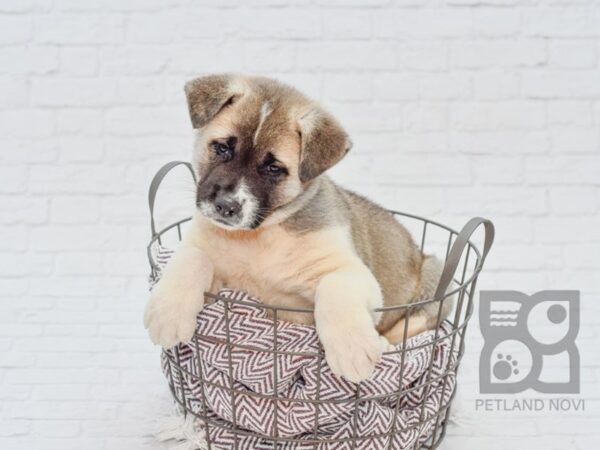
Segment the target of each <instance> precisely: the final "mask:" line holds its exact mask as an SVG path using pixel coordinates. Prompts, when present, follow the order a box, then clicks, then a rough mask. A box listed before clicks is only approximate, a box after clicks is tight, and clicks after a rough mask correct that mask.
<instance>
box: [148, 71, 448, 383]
mask: <svg viewBox="0 0 600 450" xmlns="http://www.w3.org/2000/svg"><path fill="white" fill-rule="evenodd" d="M185 92H186V95H187V100H188V106H189V112H190V116H191V121H192V125H193V127H194V128H195V129H196V143H195V151H194V163H193V165H194V170H195V171H196V172H197V175H198V179H199V182H198V185H197V195H196V205H197V211H196V213H195V215H194V216H193V218H192V221H191V228H190V229H189V230H188V233H187V234H186V235H185V236H184V239H183V241H182V242H181V246H180V248H179V249H178V250H177V252H176V253H175V255H174V256H173V258H172V259H171V261H170V262H169V264H168V265H167V267H166V269H165V271H164V274H163V276H162V279H161V281H160V282H159V283H158V285H157V286H156V287H155V288H154V290H153V292H152V295H151V299H150V302H149V304H148V306H147V308H146V312H145V318H144V322H145V326H146V328H148V330H149V334H150V337H151V339H152V341H153V342H154V343H156V344H160V345H162V346H163V347H166V348H168V347H171V346H173V345H175V344H177V343H179V342H185V341H188V340H190V339H191V337H192V336H193V333H194V329H195V326H196V314H197V313H198V312H199V311H200V310H201V309H202V306H203V300H204V297H203V293H204V291H210V292H213V293H214V292H216V291H218V289H219V288H221V287H224V286H228V287H232V288H236V289H240V290H245V291H247V292H249V293H250V294H252V295H255V296H257V297H258V298H260V299H261V300H262V301H263V302H264V303H266V304H272V305H281V306H289V307H303V308H314V317H313V316H312V315H310V316H309V315H308V314H301V313H294V312H285V311H280V312H279V313H278V318H279V319H283V320H288V321H293V322H301V323H315V325H316V329H317V332H318V335H319V338H320V340H321V342H322V344H323V347H324V349H325V355H326V360H327V363H328V364H329V366H330V368H331V370H332V371H333V372H334V373H335V374H337V375H340V376H343V377H345V378H346V379H348V380H350V381H353V382H359V381H361V380H364V379H366V378H368V377H369V375H370V374H371V372H372V371H373V368H374V366H375V364H376V363H377V362H378V360H379V359H380V357H381V354H382V352H383V351H385V350H387V349H388V347H389V345H390V343H392V344H395V343H397V342H399V341H401V340H402V338H403V335H404V330H405V323H404V320H405V319H406V318H405V317H403V314H404V313H403V312H397V311H396V312H388V313H385V314H381V313H375V312H374V311H373V310H374V309H376V308H380V307H382V306H384V305H385V306H390V305H403V304H409V303H411V302H416V301H419V300H422V299H425V298H430V297H431V296H432V295H433V293H434V291H435V288H436V285H437V282H438V280H439V277H440V274H441V268H442V266H441V263H440V262H439V261H438V260H437V259H435V258H433V257H430V256H426V255H424V254H423V253H421V251H420V250H419V249H418V247H417V246H416V245H415V243H414V242H413V240H412V238H411V236H410V235H409V233H408V231H407V230H406V229H405V228H404V227H402V225H400V224H399V223H398V222H397V221H396V220H395V219H394V217H393V216H392V215H391V214H390V213H389V212H387V211H386V210H384V209H383V208H381V207H379V206H377V205H375V204H374V203H372V202H370V201H369V200H367V199H365V198H363V197H360V196H359V195H356V194H354V193H352V192H350V191H347V190H345V189H343V188H341V187H339V186H337V185H336V184H335V183H334V182H333V181H331V179H329V178H328V177H327V176H326V175H324V172H325V171H326V170H327V169H329V168H330V167H331V166H333V165H334V164H335V163H337V162H338V161H339V160H340V159H342V158H343V157H344V155H346V153H348V151H349V150H350V146H351V144H350V140H349V138H348V135H347V134H346V132H345V131H344V130H343V129H342V127H341V126H340V124H339V123H338V122H337V121H336V120H335V119H334V118H333V117H332V116H331V115H330V114H329V113H327V112H326V111H324V110H323V109H322V108H321V107H320V106H319V105H318V104H317V103H315V102H314V101H312V100H310V99H308V98H307V97H305V96H304V95H302V94H301V93H300V92H298V91H297V90H295V89H293V88H291V87H289V86H286V85H284V84H281V83H279V82H277V81H274V80H270V79H267V78H261V77H245V76H238V75H228V74H225V75H213V76H207V77H204V78H200V79H196V80H193V81H191V82H189V83H187V84H186V86H185ZM442 309H443V310H442V316H443V317H446V316H447V314H448V313H449V310H450V309H451V301H446V302H445V303H444V306H443V308H442ZM437 313H438V306H437V305H435V306H430V307H429V308H428V307H424V308H421V309H418V308H416V310H415V311H414V314H413V315H412V316H411V317H410V320H409V323H408V326H407V327H406V329H407V335H408V336H409V337H410V336H413V335H415V334H417V333H420V332H422V331H424V330H427V329H430V328H432V327H434V326H435V325H436V323H437ZM313 321H314V322H313Z"/></svg>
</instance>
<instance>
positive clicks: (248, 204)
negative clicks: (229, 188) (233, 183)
mask: <svg viewBox="0 0 600 450" xmlns="http://www.w3.org/2000/svg"><path fill="white" fill-rule="evenodd" d="M233 197H234V198H235V200H236V201H237V202H238V203H239V204H240V205H242V220H241V222H240V224H239V225H238V226H239V227H240V228H250V225H252V222H254V220H255V218H256V217H255V216H256V212H257V209H258V200H257V199H256V197H255V196H254V195H252V193H251V192H250V189H248V185H247V184H246V181H245V180H244V179H243V178H242V179H241V180H240V182H239V184H238V188H237V190H236V191H235V193H234V194H233Z"/></svg>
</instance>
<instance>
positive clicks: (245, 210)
mask: <svg viewBox="0 0 600 450" xmlns="http://www.w3.org/2000/svg"><path fill="white" fill-rule="evenodd" d="M185 92H186V95H187V100H188V106H189V111H190V117H191V120H192V125H193V126H194V128H195V129H197V140H196V148H195V154H194V165H195V170H196V171H197V172H198V175H199V180H200V181H199V183H198V186H197V194H196V204H197V206H198V209H199V210H200V212H201V213H202V214H204V215H205V216H206V217H208V218H209V219H211V220H212V221H213V222H214V223H216V224H218V225H219V226H221V227H223V228H226V229H255V228H258V227H259V226H260V225H261V224H262V223H263V222H265V220H267V219H268V218H269V217H272V216H273V215H274V213H275V212H276V211H281V210H283V209H284V208H285V206H286V205H288V204H290V203H291V202H292V201H293V200H294V199H296V198H297V197H298V196H299V195H300V194H301V193H302V192H303V191H304V190H305V189H307V187H308V186H309V185H310V181H311V180H313V179H314V178H316V177H317V176H319V175H320V174H321V173H323V172H324V171H325V170H327V169H328V168H329V167H331V166H333V165H334V164H335V163H336V162H338V161H339V160H340V159H341V158H342V157H343V156H344V155H345V154H346V153H347V151H348V150H349V149H350V140H349V139H348V136H347V134H346V132H345V131H344V130H343V129H342V128H341V126H340V125H339V124H338V123H337V121H336V120H335V119H334V118H333V117H332V116H331V115H330V114H328V113H327V112H325V111H324V110H323V109H322V108H321V107H320V106H318V105H317V104H316V103H315V102H313V101H311V100H309V99H308V98H307V97H305V96H304V95H302V94H301V93H300V92H298V91H296V90H295V89H293V88H291V87H289V86H286V85H283V84H281V83H278V82H276V81H274V80H270V79H267V78H260V77H244V76H238V75H212V76H207V77H204V78H199V79H196V80H193V81H190V82H189V83H187V84H186V86H185Z"/></svg>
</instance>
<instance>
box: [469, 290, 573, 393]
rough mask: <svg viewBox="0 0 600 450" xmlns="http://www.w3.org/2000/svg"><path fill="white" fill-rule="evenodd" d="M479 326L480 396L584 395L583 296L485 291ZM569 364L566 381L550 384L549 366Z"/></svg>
mask: <svg viewBox="0 0 600 450" xmlns="http://www.w3.org/2000/svg"><path fill="white" fill-rule="evenodd" d="M479 325H480V328H481V332H482V334H483V338H484V347H483V350H482V352H481V357H480V360H479V382H480V383H479V384H480V390H481V393H495V394H499V393H505V394H506V393H517V392H522V391H524V390H526V389H534V390H536V391H538V392H543V393H565V394H567V393H569V394H572V393H578V392H579V352H578V350H577V347H576V345H575V338H576V337H577V333H578V331H579V291H541V292H538V293H536V294H534V295H531V296H529V295H526V294H523V293H521V292H517V291H482V292H481V303H480V310H479ZM555 357H559V358H562V360H566V361H567V362H568V364H566V365H565V373H564V377H563V379H562V380H559V381H556V380H552V381H548V377H546V376H545V373H544V362H545V361H549V360H551V359H552V358H555Z"/></svg>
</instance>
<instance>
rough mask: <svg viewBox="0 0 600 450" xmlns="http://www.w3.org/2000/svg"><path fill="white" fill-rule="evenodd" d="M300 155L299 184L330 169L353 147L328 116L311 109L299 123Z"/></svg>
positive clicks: (338, 126) (346, 136) (343, 132)
mask: <svg viewBox="0 0 600 450" xmlns="http://www.w3.org/2000/svg"><path fill="white" fill-rule="evenodd" d="M299 126H300V138H301V153H300V169H299V171H298V173H299V176H300V181H302V182H303V183H304V182H306V181H308V180H311V179H313V178H315V177H316V176H318V175H320V174H321V173H323V172H324V171H325V170H327V169H329V168H330V167H331V166H333V165H334V164H335V163H337V162H338V161H339V160H340V159H342V158H343V157H344V156H345V155H346V153H348V151H349V150H350V148H351V147H352V142H351V141H350V138H349V137H348V134H347V133H346V131H345V130H344V129H343V128H342V126H341V125H340V124H339V123H338V122H337V120H335V119H334V118H333V117H332V116H331V115H330V114H328V113H326V112H325V111H323V110H321V109H320V108H313V109H311V110H310V111H308V112H307V113H306V114H304V115H303V116H302V117H301V118H300V120H299Z"/></svg>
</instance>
